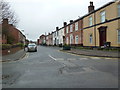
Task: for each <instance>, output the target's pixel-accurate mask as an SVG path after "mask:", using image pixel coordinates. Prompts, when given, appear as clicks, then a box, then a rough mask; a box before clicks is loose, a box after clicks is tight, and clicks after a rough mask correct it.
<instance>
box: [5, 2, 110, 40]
mask: <svg viewBox="0 0 120 90" xmlns="http://www.w3.org/2000/svg"><path fill="white" fill-rule="evenodd" d="M7 1H9V2H10V3H11V6H12V8H13V10H15V12H16V14H17V16H18V17H19V19H20V22H19V24H18V28H19V29H20V30H24V33H25V34H28V35H27V38H28V39H30V40H37V39H38V38H39V36H40V35H41V34H44V33H45V32H46V33H48V32H52V31H55V28H56V27H57V26H58V27H62V26H63V22H64V21H66V22H67V23H69V20H75V19H78V16H83V15H85V14H87V13H88V5H89V2H90V1H93V2H94V5H95V9H97V8H99V7H101V6H102V5H104V4H106V3H108V2H109V1H112V0H7Z"/></svg>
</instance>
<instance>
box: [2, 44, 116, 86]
mask: <svg viewBox="0 0 120 90" xmlns="http://www.w3.org/2000/svg"><path fill="white" fill-rule="evenodd" d="M59 49H60V48H56V47H55V48H53V47H42V46H38V52H28V53H27V54H26V56H25V57H24V58H23V59H21V60H19V61H13V62H5V63H3V88H117V87H118V60H117V59H111V58H100V57H89V56H78V55H72V54H68V53H65V52H60V51H59Z"/></svg>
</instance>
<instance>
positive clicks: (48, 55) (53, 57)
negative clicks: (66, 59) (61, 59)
mask: <svg viewBox="0 0 120 90" xmlns="http://www.w3.org/2000/svg"><path fill="white" fill-rule="evenodd" d="M48 56H49V57H50V58H52V59H53V60H55V61H56V60H57V59H56V58H54V57H52V56H51V55H48Z"/></svg>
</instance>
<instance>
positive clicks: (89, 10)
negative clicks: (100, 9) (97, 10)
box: [88, 1, 94, 13]
mask: <svg viewBox="0 0 120 90" xmlns="http://www.w3.org/2000/svg"><path fill="white" fill-rule="evenodd" d="M92 11H94V5H93V2H92V1H91V2H90V6H88V13H90V12H92Z"/></svg>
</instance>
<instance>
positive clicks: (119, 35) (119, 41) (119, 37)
mask: <svg viewBox="0 0 120 90" xmlns="http://www.w3.org/2000/svg"><path fill="white" fill-rule="evenodd" d="M118 43H119V44H120V30H118Z"/></svg>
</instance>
